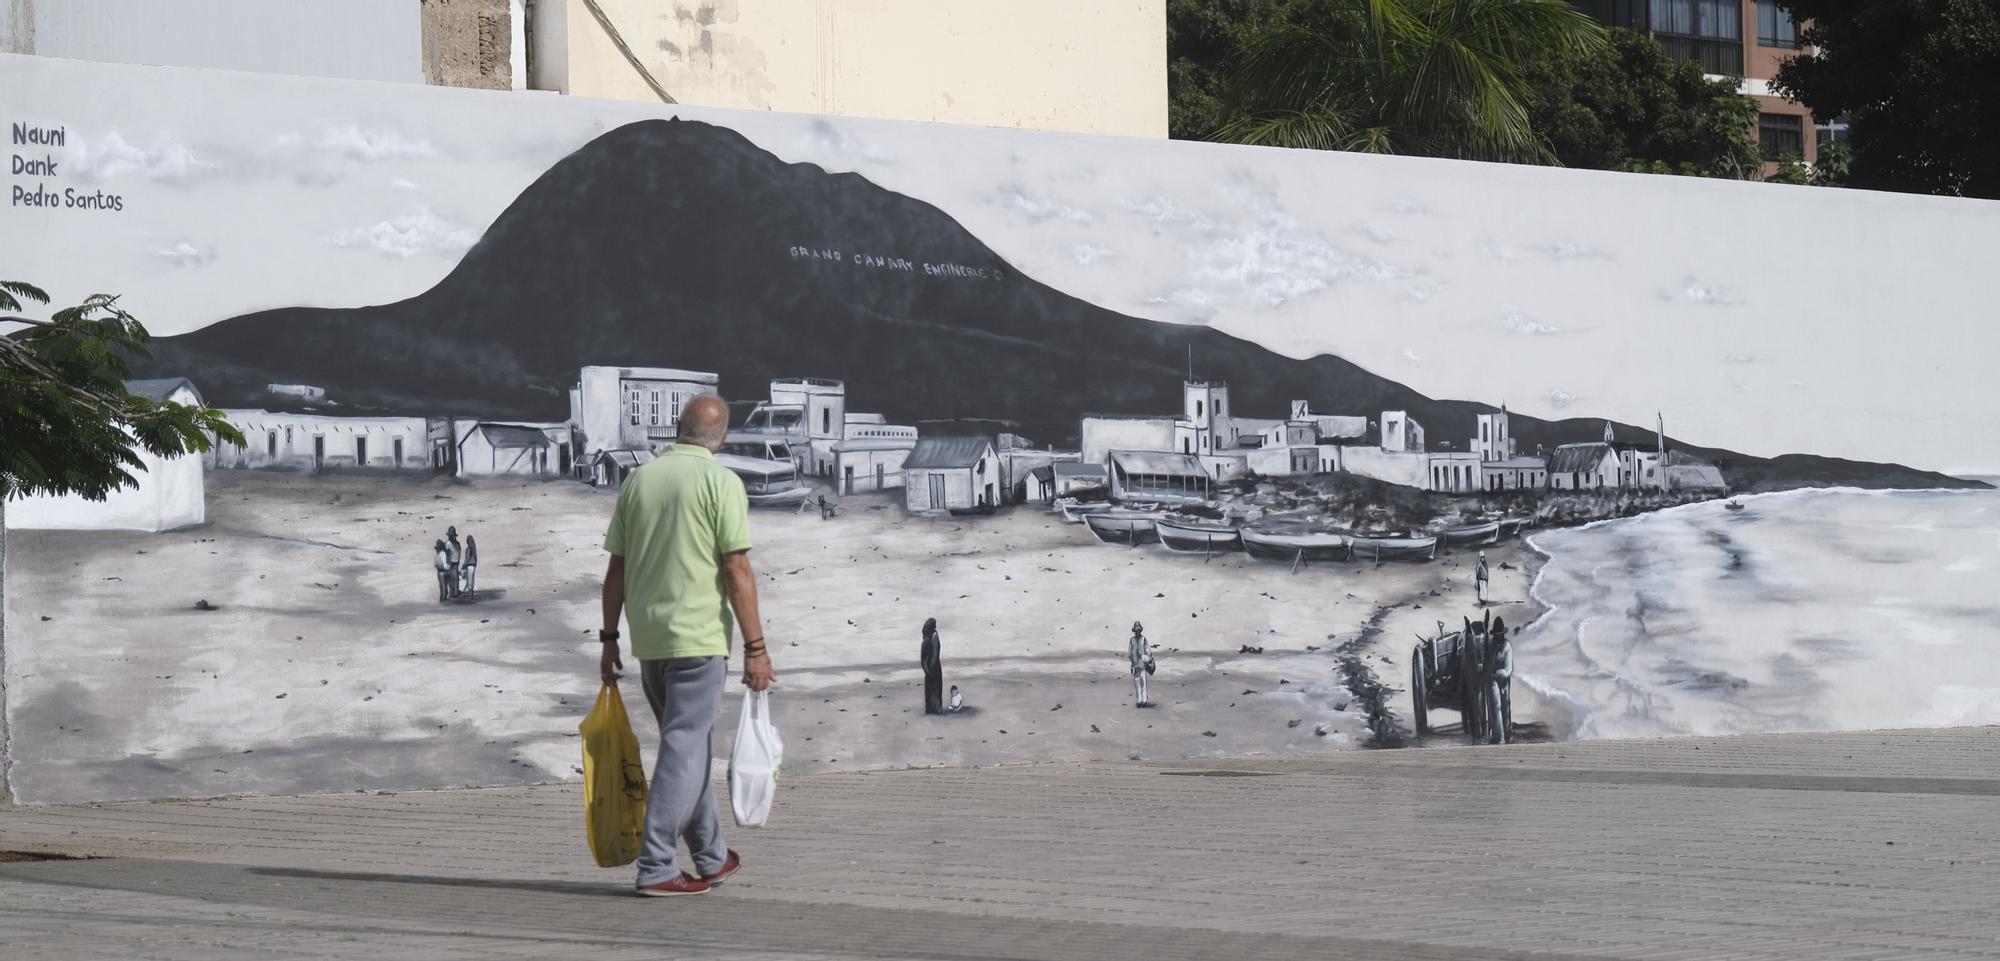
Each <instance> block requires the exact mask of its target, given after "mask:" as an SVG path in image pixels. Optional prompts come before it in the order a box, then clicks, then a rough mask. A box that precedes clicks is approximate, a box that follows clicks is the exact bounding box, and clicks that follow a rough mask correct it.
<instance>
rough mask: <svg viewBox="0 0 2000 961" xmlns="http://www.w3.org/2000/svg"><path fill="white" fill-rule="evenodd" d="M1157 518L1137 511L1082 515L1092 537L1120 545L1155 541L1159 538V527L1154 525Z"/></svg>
mask: <svg viewBox="0 0 2000 961" xmlns="http://www.w3.org/2000/svg"><path fill="white" fill-rule="evenodd" d="M1157 520H1158V518H1156V517H1154V516H1153V515H1151V514H1144V513H1140V512H1138V511H1099V512H1096V513H1091V514H1085V515H1084V516H1083V523H1084V524H1085V525H1086V526H1088V527H1089V528H1090V534H1091V536H1092V537H1095V538H1097V539H1098V540H1100V541H1103V542H1104V543H1106V544H1117V545H1120V546H1122V547H1137V546H1139V545H1141V544H1153V543H1157V542H1158V541H1159V539H1160V531H1159V528H1157V527H1156V526H1154V524H1155V522H1156V521H1157Z"/></svg>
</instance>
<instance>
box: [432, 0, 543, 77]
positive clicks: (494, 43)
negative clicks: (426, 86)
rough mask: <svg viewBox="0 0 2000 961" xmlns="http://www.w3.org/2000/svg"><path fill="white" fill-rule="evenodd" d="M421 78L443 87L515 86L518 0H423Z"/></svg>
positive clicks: (518, 68)
mask: <svg viewBox="0 0 2000 961" xmlns="http://www.w3.org/2000/svg"><path fill="white" fill-rule="evenodd" d="M422 4H423V11H422V13H423V16H422V21H423V49H424V80H425V82H427V83H434V84H439V85H442V86H448V87H476V88H479V89H483V90H508V89H512V88H513V87H515V86H518V85H517V84H516V83H515V82H514V78H515V76H516V75H517V74H521V73H524V72H525V71H524V70H523V68H524V66H525V65H524V64H520V63H518V62H516V52H515V49H514V47H515V42H514V38H515V36H516V35H517V34H518V33H519V31H520V25H521V20H522V18H521V17H520V16H519V11H518V8H519V7H520V0H422Z"/></svg>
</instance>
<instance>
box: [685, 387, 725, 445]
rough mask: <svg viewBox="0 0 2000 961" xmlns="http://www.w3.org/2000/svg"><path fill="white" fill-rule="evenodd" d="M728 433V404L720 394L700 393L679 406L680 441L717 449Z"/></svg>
mask: <svg viewBox="0 0 2000 961" xmlns="http://www.w3.org/2000/svg"><path fill="white" fill-rule="evenodd" d="M728 435H729V405H728V404H725V403H723V402H722V396H721V395H720V394H702V395H700V396H698V397H696V398H694V399H693V400H690V401H688V402H687V404H686V405H684V406H682V407H681V422H680V437H679V438H678V440H679V441H680V442H681V443H683V444H693V445H695V446H696V447H706V448H708V449H709V450H711V451H713V450H719V449H721V447H722V440H723V438H724V437H727V436H728Z"/></svg>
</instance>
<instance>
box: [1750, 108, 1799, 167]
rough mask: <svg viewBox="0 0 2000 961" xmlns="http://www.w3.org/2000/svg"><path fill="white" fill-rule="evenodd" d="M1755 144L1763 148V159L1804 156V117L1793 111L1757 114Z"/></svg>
mask: <svg viewBox="0 0 2000 961" xmlns="http://www.w3.org/2000/svg"><path fill="white" fill-rule="evenodd" d="M1757 144H1758V146H1760V147H1762V148H1763V151H1764V159H1765V160H1777V159H1778V158H1780V157H1784V156H1787V155H1790V156H1793V157H1804V156H1805V150H1806V137H1805V118H1804V117H1801V116H1799V115H1798V114H1795V113H1763V114H1758V115H1757Z"/></svg>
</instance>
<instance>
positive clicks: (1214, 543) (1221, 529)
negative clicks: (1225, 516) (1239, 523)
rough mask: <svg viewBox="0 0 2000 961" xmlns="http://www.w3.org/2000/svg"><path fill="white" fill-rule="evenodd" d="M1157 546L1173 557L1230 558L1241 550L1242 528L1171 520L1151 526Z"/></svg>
mask: <svg viewBox="0 0 2000 961" xmlns="http://www.w3.org/2000/svg"><path fill="white" fill-rule="evenodd" d="M1153 529H1154V530H1155V531H1157V532H1158V533H1159V536H1160V546H1161V547H1164V548H1166V549H1167V550H1170V551H1173V552H1174V553H1176V554H1230V553H1234V552H1236V551H1240V550H1242V549H1243V531H1242V529H1241V528H1238V527H1234V526H1231V525H1229V524H1222V523H1217V522H1214V521H1188V520H1178V519H1173V520H1170V519H1168V518H1164V517H1162V518H1160V519H1159V520H1157V521H1155V522H1154V523H1153Z"/></svg>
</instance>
